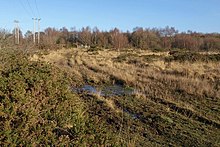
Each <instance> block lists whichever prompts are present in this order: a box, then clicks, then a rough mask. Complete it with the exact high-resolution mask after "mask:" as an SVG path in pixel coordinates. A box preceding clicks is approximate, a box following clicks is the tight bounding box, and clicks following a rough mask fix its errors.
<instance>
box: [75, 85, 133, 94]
mask: <svg viewBox="0 0 220 147" xmlns="http://www.w3.org/2000/svg"><path fill="white" fill-rule="evenodd" d="M73 91H74V92H76V93H83V92H87V93H89V94H98V95H100V96H108V97H110V96H128V95H133V94H135V89H134V88H130V87H123V86H121V85H108V86H100V87H98V86H91V85H84V86H82V87H74V88H73Z"/></svg>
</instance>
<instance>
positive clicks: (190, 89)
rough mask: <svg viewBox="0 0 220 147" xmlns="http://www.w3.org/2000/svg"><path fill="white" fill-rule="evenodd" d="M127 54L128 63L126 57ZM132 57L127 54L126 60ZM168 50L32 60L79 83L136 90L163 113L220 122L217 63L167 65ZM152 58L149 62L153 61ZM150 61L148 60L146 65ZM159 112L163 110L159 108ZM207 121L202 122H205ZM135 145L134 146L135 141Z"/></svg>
mask: <svg viewBox="0 0 220 147" xmlns="http://www.w3.org/2000/svg"><path fill="white" fill-rule="evenodd" d="M124 55H125V57H126V59H124V58H122V60H116V59H120V58H121V57H123V56H124ZM126 55H128V56H126ZM155 55H156V56H155ZM167 56H169V55H168V52H163V53H154V52H150V51H143V50H124V51H120V52H118V51H115V50H102V51H94V52H89V51H87V50H85V49H75V48H74V49H65V50H64V49H63V50H60V51H53V52H51V53H49V54H48V55H43V56H42V57H37V56H36V55H35V56H33V57H32V60H37V59H38V60H42V61H46V62H49V63H52V64H55V65H56V66H58V67H60V68H62V69H64V70H66V71H67V72H68V73H72V74H73V75H74V79H77V80H78V84H83V83H89V84H95V85H100V84H103V83H111V84H122V85H124V86H129V87H133V88H135V89H136V91H138V92H137V93H135V94H134V98H135V99H137V100H138V101H145V102H147V101H149V102H150V103H155V104H157V103H158V104H160V105H165V108H164V111H166V112H167V113H171V112H172V111H177V112H178V114H180V115H184V117H185V113H186V116H187V117H188V116H191V115H192V116H202V119H204V120H206V119H209V120H211V121H213V122H216V123H219V124H220V116H219V115H218V111H217V112H215V111H212V109H215V110H216V109H219V108H220V107H219V100H220V84H219V81H220V63H219V62H208V63H205V62H194V63H191V62H181V63H180V62H170V63H167V62H165V61H164V57H167ZM151 58H152V59H153V60H149V59H151ZM148 60H149V61H148ZM97 97H98V98H99V99H100V100H101V101H103V102H104V103H106V105H107V106H108V107H109V108H110V109H111V110H113V111H114V112H116V113H119V112H120V113H121V112H122V110H121V109H120V108H118V107H117V106H116V105H115V103H114V101H113V100H112V99H106V98H103V97H101V96H99V95H97ZM158 109H159V108H158ZM203 117H204V118H203ZM131 146H132V143H131Z"/></svg>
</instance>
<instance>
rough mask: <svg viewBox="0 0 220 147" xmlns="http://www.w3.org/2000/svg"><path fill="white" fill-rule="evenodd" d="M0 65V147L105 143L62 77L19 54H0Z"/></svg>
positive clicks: (43, 65)
mask: <svg viewBox="0 0 220 147" xmlns="http://www.w3.org/2000/svg"><path fill="white" fill-rule="evenodd" d="M15 52H16V53H15ZM0 65H1V66H0V145H1V146H26V145H33V146H36V145H37V146H41V145H46V146H63V145H82V144H84V145H88V144H90V145H91V144H97V145H100V144H105V143H107V140H109V138H110V137H109V136H107V135H108V134H107V133H106V132H105V128H102V126H101V125H100V124H99V125H96V126H95V125H94V123H93V122H92V121H91V119H89V118H88V117H87V115H86V114H85V113H84V112H85V107H84V106H85V105H84V103H83V102H82V101H81V99H80V98H79V97H78V96H76V95H74V94H73V93H72V92H71V90H70V86H69V85H70V83H69V80H68V77H67V75H66V74H64V73H63V72H61V71H60V70H59V69H57V68H55V67H53V66H51V65H49V64H47V63H43V62H32V61H29V60H28V58H27V57H26V56H25V55H24V54H23V53H22V52H19V51H0ZM100 128H101V129H100ZM103 132H104V133H106V135H105V134H104V133H103ZM100 134H101V135H100Z"/></svg>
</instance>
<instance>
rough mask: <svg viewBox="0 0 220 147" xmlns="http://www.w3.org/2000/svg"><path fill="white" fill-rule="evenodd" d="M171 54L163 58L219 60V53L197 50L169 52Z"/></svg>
mask: <svg viewBox="0 0 220 147" xmlns="http://www.w3.org/2000/svg"><path fill="white" fill-rule="evenodd" d="M170 54H171V56H170V57H167V58H165V61H179V62H185V61H188V62H197V61H200V62H219V61H220V54H201V53H198V52H183V51H174V52H170Z"/></svg>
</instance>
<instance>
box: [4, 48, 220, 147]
mask: <svg viewBox="0 0 220 147" xmlns="http://www.w3.org/2000/svg"><path fill="white" fill-rule="evenodd" d="M2 54H4V55H5V54H6V53H5V52H4V53H2ZM2 57H3V56H2ZM2 57H1V66H0V70H1V77H0V78H1V87H0V92H1V93H0V94H1V95H0V97H1V107H0V108H1V111H0V112H1V116H0V120H1V125H0V126H1V127H0V129H1V135H0V136H1V137H0V141H1V144H2V145H6V146H7V145H28V144H32V145H45V144H46V145H49V146H50V145H70V146H71V145H76V146H80V145H82V146H219V145H220V141H219V140H220V115H219V114H220V55H219V54H218V53H198V52H188V51H177V52H152V51H149V50H139V49H124V50H123V49H122V50H120V51H117V50H113V49H96V50H94V49H82V48H80V49H79V48H72V49H60V50H57V51H47V52H38V53H34V54H28V55H23V54H22V53H21V54H19V56H18V55H15V56H14V53H7V56H4V58H2ZM8 59H10V60H8ZM21 59H22V60H21ZM84 85H91V86H94V87H96V88H97V89H99V88H100V87H103V86H106V85H119V86H121V87H123V88H125V89H132V90H133V93H132V94H129V95H126V94H125V95H112V96H109V95H102V94H101V93H100V92H95V93H90V92H88V91H80V92H76V91H74V88H77V87H82V86H84Z"/></svg>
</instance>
